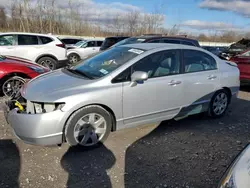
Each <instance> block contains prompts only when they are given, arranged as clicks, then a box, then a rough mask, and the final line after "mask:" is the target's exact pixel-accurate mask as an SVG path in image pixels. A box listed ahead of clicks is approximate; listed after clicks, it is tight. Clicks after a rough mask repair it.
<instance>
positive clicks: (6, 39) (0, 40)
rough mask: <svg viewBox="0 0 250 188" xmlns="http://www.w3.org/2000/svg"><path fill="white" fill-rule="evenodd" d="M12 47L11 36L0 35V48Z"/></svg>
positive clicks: (12, 38)
mask: <svg viewBox="0 0 250 188" xmlns="http://www.w3.org/2000/svg"><path fill="white" fill-rule="evenodd" d="M12 45H14V36H13V35H2V36H0V46H12Z"/></svg>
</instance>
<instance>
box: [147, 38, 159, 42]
mask: <svg viewBox="0 0 250 188" xmlns="http://www.w3.org/2000/svg"><path fill="white" fill-rule="evenodd" d="M161 42H162V41H161V40H160V39H154V40H150V41H148V42H147V43H161Z"/></svg>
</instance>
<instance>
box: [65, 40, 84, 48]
mask: <svg viewBox="0 0 250 188" xmlns="http://www.w3.org/2000/svg"><path fill="white" fill-rule="evenodd" d="M60 40H61V41H62V42H63V43H64V44H65V45H66V47H67V48H68V47H71V46H74V45H75V44H76V43H78V42H80V41H82V40H84V39H83V38H60Z"/></svg>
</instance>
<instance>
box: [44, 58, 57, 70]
mask: <svg viewBox="0 0 250 188" xmlns="http://www.w3.org/2000/svg"><path fill="white" fill-rule="evenodd" d="M40 64H41V65H42V66H44V67H46V68H48V69H50V70H54V69H55V66H54V63H53V62H52V61H51V60H49V59H47V60H43V61H42V62H41V63H40Z"/></svg>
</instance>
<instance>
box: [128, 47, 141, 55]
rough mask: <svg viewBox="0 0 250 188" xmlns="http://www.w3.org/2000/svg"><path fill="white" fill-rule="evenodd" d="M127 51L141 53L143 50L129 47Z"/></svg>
mask: <svg viewBox="0 0 250 188" xmlns="http://www.w3.org/2000/svg"><path fill="white" fill-rule="evenodd" d="M128 51H129V52H133V53H136V54H142V53H143V52H144V51H142V50H138V49H133V48H132V49H130V50H128Z"/></svg>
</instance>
